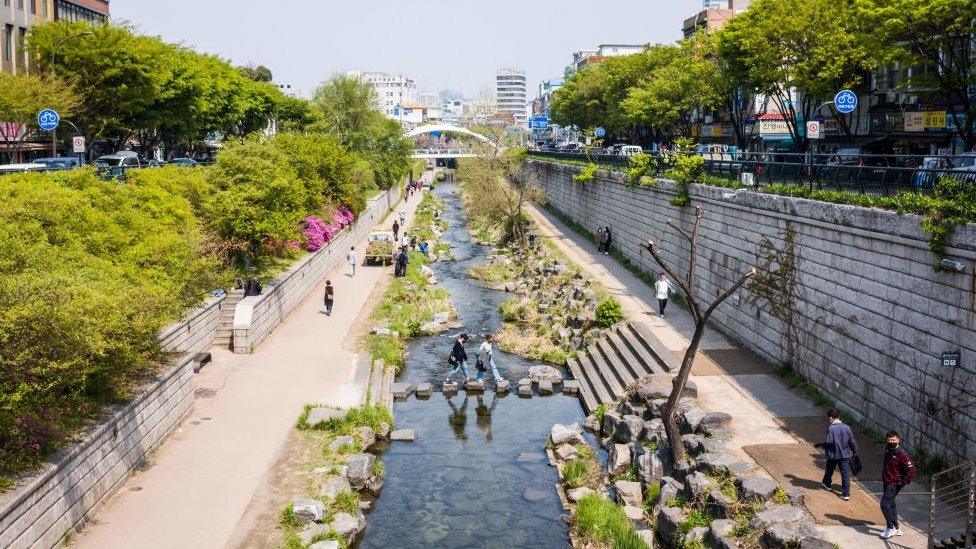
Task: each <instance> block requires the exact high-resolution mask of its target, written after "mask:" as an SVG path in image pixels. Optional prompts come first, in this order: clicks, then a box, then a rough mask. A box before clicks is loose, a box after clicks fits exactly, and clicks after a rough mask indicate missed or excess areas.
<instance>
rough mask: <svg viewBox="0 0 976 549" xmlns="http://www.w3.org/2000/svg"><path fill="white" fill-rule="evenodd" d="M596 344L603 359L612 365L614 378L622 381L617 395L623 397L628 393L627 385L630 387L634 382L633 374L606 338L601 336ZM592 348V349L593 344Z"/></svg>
mask: <svg viewBox="0 0 976 549" xmlns="http://www.w3.org/2000/svg"><path fill="white" fill-rule="evenodd" d="M595 346H596V348H597V349H598V350H599V352H600V354H601V355H602V356H603V360H604V361H606V363H607V364H608V365H609V366H610V369H611V370H612V373H613V376H614V378H615V379H616V380H617V381H618V382H619V383H620V392H619V393H617V394H616V397H617V398H622V397H623V396H624V394H626V393H627V387H630V384H631V383H633V382H634V376H633V374H631V373H630V370H628V369H627V367H626V366H624V363H623V361H622V360H621V359H620V356H619V355H618V354H617V353H616V352H615V351H614V349H613V347H611V345H610V343H609V342H608V341H607V340H606V338H601V339H600V340H599V341H597V342H596V344H595ZM590 348H591V349H592V348H593V345H591V346H590Z"/></svg>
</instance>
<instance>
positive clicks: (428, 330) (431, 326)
mask: <svg viewBox="0 0 976 549" xmlns="http://www.w3.org/2000/svg"><path fill="white" fill-rule="evenodd" d="M446 330H447V327H446V326H444V325H443V324H441V323H439V322H424V323H423V324H421V325H420V331H421V332H423V333H425V334H431V335H433V334H436V333H440V332H443V331H446Z"/></svg>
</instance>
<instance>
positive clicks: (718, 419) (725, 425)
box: [698, 412, 732, 432]
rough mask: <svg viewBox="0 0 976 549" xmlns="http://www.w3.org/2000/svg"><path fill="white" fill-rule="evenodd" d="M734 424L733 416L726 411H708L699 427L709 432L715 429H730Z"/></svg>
mask: <svg viewBox="0 0 976 549" xmlns="http://www.w3.org/2000/svg"><path fill="white" fill-rule="evenodd" d="M731 426H732V416H731V415H729V414H727V413H725V412H707V413H705V416H704V417H703V418H702V419H701V421H700V422H699V423H698V428H699V429H700V430H702V431H705V432H708V431H712V430H714V429H729V428H731Z"/></svg>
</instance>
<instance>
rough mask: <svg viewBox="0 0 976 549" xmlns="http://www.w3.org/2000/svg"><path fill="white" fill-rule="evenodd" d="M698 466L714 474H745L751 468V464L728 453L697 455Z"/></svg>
mask: <svg viewBox="0 0 976 549" xmlns="http://www.w3.org/2000/svg"><path fill="white" fill-rule="evenodd" d="M698 466H699V467H700V468H702V469H703V470H705V471H706V472H709V473H712V474H714V475H722V474H725V473H729V474H731V475H733V476H738V475H742V474H745V473H747V472H749V471H751V470H753V468H754V467H753V466H752V465H749V464H748V463H745V462H743V461H741V460H739V459H738V458H736V457H734V456H732V455H730V454H712V453H707V454H702V455H701V456H699V457H698Z"/></svg>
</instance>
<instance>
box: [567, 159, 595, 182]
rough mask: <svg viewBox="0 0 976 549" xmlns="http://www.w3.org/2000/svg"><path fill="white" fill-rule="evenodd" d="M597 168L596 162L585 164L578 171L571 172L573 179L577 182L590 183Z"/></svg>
mask: <svg viewBox="0 0 976 549" xmlns="http://www.w3.org/2000/svg"><path fill="white" fill-rule="evenodd" d="M598 169H599V168H598V166H597V165H596V164H593V163H590V164H587V165H586V166H584V167H583V169H582V170H581V171H580V172H579V173H577V174H573V181H575V182H577V183H590V182H591V181H593V180H594V179H596V172H597V170H598Z"/></svg>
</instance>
